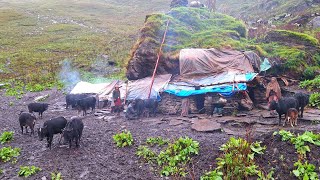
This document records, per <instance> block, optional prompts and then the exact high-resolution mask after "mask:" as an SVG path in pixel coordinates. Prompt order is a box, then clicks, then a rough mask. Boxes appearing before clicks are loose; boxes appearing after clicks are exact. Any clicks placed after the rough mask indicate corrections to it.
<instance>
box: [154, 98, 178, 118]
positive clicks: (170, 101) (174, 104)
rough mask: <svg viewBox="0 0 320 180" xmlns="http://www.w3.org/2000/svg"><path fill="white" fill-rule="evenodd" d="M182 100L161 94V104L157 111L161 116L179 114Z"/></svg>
mask: <svg viewBox="0 0 320 180" xmlns="http://www.w3.org/2000/svg"><path fill="white" fill-rule="evenodd" d="M181 104H182V98H180V97H178V96H174V95H172V94H168V93H162V94H161V102H160V103H159V106H158V111H159V112H160V113H162V114H172V115H173V114H176V115H178V114H180V113H181Z"/></svg>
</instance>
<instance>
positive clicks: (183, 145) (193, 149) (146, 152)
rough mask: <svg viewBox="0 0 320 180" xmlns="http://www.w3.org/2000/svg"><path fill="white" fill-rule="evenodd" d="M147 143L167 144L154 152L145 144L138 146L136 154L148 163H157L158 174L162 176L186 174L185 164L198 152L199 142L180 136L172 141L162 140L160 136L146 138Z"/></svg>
mask: <svg viewBox="0 0 320 180" xmlns="http://www.w3.org/2000/svg"><path fill="white" fill-rule="evenodd" d="M147 144H149V145H155V144H158V145H159V146H160V144H162V145H164V144H168V146H167V147H166V148H165V149H163V150H162V151H160V153H159V154H156V153H155V152H154V151H152V150H150V149H149V148H148V147H147V146H139V147H138V150H137V153H136V154H137V155H138V156H139V157H140V158H143V159H144V160H145V161H146V162H148V163H155V164H157V165H158V167H159V169H161V170H160V174H161V175H164V176H170V175H173V176H186V175H187V172H186V166H187V165H188V163H189V162H190V161H191V159H192V156H193V155H196V154H198V153H199V143H198V142H197V141H194V140H193V139H191V138H188V137H185V138H182V137H180V138H179V139H178V140H176V141H175V142H173V143H169V140H163V139H162V138H161V137H156V138H148V140H147Z"/></svg>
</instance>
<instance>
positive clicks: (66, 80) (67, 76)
mask: <svg viewBox="0 0 320 180" xmlns="http://www.w3.org/2000/svg"><path fill="white" fill-rule="evenodd" d="M59 79H60V81H61V82H62V83H63V84H64V88H65V90H66V91H67V92H70V91H71V90H72V88H73V87H74V86H75V85H76V84H77V83H78V82H80V81H81V75H80V73H79V71H78V70H77V69H75V68H73V67H72V66H71V61H70V60H68V59H65V60H64V61H63V62H62V68H61V71H60V73H59Z"/></svg>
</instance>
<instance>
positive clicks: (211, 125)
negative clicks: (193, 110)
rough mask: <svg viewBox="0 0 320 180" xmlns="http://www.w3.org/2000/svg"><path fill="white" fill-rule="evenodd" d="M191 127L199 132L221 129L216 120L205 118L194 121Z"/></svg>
mask: <svg viewBox="0 0 320 180" xmlns="http://www.w3.org/2000/svg"><path fill="white" fill-rule="evenodd" d="M191 129H193V130H196V131H199V132H213V131H220V130H221V125H220V123H218V122H216V121H213V120H209V119H204V120H197V121H194V124H193V125H192V126H191Z"/></svg>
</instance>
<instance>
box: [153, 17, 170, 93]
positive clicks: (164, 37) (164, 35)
mask: <svg viewBox="0 0 320 180" xmlns="http://www.w3.org/2000/svg"><path fill="white" fill-rule="evenodd" d="M169 22H170V20H169V19H168V20H167V25H166V29H165V31H164V34H163V38H162V42H161V45H160V49H159V52H158V58H157V62H156V66H155V67H154V70H153V74H152V79H151V85H150V90H149V94H148V99H150V95H151V90H152V86H153V83H154V77H155V75H156V72H157V68H158V64H159V60H160V54H161V51H162V46H163V43H164V41H165V39H166V35H167V30H168V26H169Z"/></svg>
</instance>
